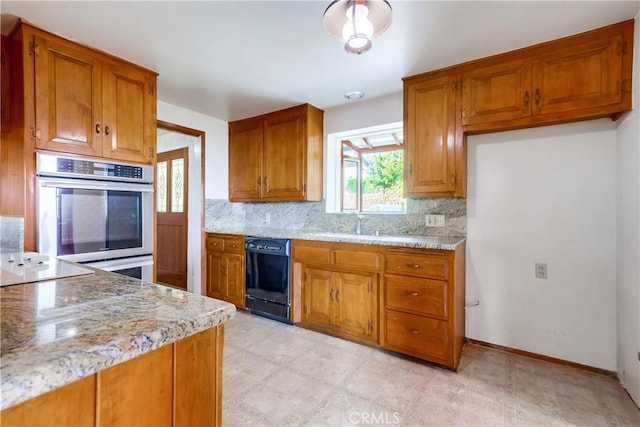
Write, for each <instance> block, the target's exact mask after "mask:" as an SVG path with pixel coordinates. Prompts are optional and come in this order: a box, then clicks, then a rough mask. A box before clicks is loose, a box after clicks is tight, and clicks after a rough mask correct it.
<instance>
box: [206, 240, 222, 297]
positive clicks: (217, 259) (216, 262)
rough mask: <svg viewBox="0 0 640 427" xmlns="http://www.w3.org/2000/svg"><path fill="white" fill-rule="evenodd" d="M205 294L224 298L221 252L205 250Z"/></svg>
mask: <svg viewBox="0 0 640 427" xmlns="http://www.w3.org/2000/svg"><path fill="white" fill-rule="evenodd" d="M206 292H207V296H208V297H211V298H218V299H224V293H225V285H224V281H223V276H222V252H214V251H207V290H206Z"/></svg>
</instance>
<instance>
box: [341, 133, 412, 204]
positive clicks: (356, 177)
mask: <svg viewBox="0 0 640 427" xmlns="http://www.w3.org/2000/svg"><path fill="white" fill-rule="evenodd" d="M402 144H403V135H402V129H395V130H392V131H386V132H382V133H376V134H368V135H362V136H356V137H350V138H349V139H343V140H342V211H343V212H405V211H406V199H404V198H403V196H402V194H403V187H402V184H403V165H404V148H403V145H402Z"/></svg>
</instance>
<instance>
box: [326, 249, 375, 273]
mask: <svg viewBox="0 0 640 427" xmlns="http://www.w3.org/2000/svg"><path fill="white" fill-rule="evenodd" d="M333 262H334V264H336V265H345V266H348V267H364V268H366V269H369V270H371V269H373V270H379V269H380V255H378V254H377V253H374V252H361V251H354V250H348V249H335V250H334V251H333Z"/></svg>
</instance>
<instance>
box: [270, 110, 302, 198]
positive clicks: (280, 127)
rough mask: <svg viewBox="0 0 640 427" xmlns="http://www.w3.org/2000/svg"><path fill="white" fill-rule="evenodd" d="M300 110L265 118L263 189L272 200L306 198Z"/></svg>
mask: <svg viewBox="0 0 640 427" xmlns="http://www.w3.org/2000/svg"><path fill="white" fill-rule="evenodd" d="M303 131H304V115H303V111H302V110H301V109H293V110H285V111H284V112H278V113H274V114H272V115H269V116H268V117H267V118H266V119H265V121H264V145H263V147H264V148H263V150H264V152H263V160H262V162H263V163H262V164H263V175H264V176H263V191H262V197H263V198H264V199H269V200H304V184H305V182H304V177H305V169H304V168H305V164H304V159H305V143H306V140H305V138H304V135H303Z"/></svg>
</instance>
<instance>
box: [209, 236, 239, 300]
mask: <svg viewBox="0 0 640 427" xmlns="http://www.w3.org/2000/svg"><path fill="white" fill-rule="evenodd" d="M205 248H206V259H207V261H206V279H205V280H206V286H205V292H206V294H207V296H209V297H211V298H216V299H221V300H223V301H227V302H230V303H231V304H234V305H235V306H236V307H238V308H245V281H246V272H245V262H246V255H245V252H244V236H237V235H223V234H213V233H208V234H207V235H206V237H205Z"/></svg>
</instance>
